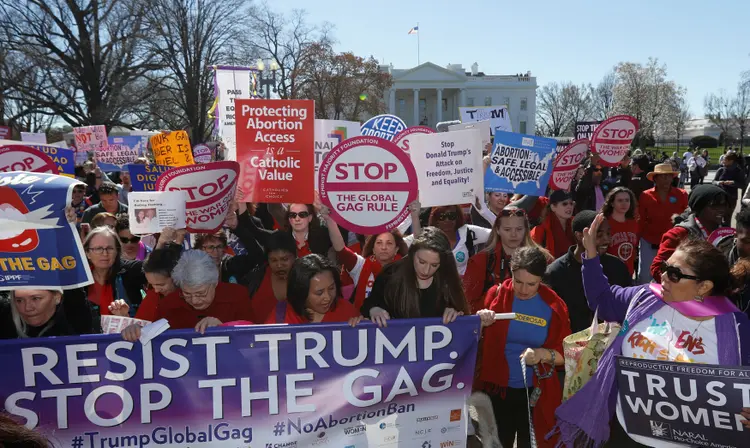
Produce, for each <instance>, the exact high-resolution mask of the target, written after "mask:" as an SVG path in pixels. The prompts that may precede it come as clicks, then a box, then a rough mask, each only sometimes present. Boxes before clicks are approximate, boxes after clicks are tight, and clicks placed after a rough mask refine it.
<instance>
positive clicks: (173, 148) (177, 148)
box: [151, 131, 195, 166]
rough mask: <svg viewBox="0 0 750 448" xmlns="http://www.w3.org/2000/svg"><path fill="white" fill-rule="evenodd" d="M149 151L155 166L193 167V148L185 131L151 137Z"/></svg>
mask: <svg viewBox="0 0 750 448" xmlns="http://www.w3.org/2000/svg"><path fill="white" fill-rule="evenodd" d="M151 150H152V151H153V153H154V159H155V160H156V164H157V165H166V166H185V165H195V161H194V160H193V148H192V147H191V146H190V139H189V138H188V135H187V132H185V131H171V132H165V133H161V134H157V135H154V136H153V137H151Z"/></svg>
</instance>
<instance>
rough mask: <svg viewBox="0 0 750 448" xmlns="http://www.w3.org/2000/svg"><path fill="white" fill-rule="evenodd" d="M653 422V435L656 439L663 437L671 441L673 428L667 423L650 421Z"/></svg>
mask: <svg viewBox="0 0 750 448" xmlns="http://www.w3.org/2000/svg"><path fill="white" fill-rule="evenodd" d="M650 422H651V434H653V435H654V437H661V438H663V439H671V438H672V437H671V434H672V427H671V426H669V425H668V424H666V423H662V422H655V421H653V420H650Z"/></svg>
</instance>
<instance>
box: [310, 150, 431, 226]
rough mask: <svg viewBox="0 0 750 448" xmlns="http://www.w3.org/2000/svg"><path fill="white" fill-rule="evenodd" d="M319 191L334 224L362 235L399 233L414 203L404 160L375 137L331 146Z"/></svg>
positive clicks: (410, 169) (413, 181) (412, 178)
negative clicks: (392, 231)
mask: <svg viewBox="0 0 750 448" xmlns="http://www.w3.org/2000/svg"><path fill="white" fill-rule="evenodd" d="M319 185H320V199H321V201H322V202H323V204H325V205H326V206H328V208H329V209H330V212H331V216H332V217H333V219H334V220H335V221H336V222H337V223H339V224H341V225H342V226H344V227H346V228H347V229H349V230H351V231H354V232H357V233H361V234H365V235H373V234H378V233H382V232H388V231H390V230H392V229H394V228H396V227H398V225H399V224H401V223H402V222H403V221H404V219H406V218H407V217H408V216H409V204H410V203H411V202H413V201H414V200H415V199H416V198H417V173H416V171H415V170H414V166H413V165H412V163H411V160H410V159H409V155H408V154H407V153H406V152H404V151H403V150H402V149H401V148H399V147H398V146H396V145H395V144H394V143H392V142H389V141H388V140H385V139H382V138H378V137H368V136H362V137H354V138H350V139H348V140H344V141H343V142H341V143H339V144H338V145H337V146H335V147H334V148H333V149H332V150H331V151H330V152H329V153H328V154H326V156H325V158H324V159H323V162H322V163H321V165H320V172H319Z"/></svg>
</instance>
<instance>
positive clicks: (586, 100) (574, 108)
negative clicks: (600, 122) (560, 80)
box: [563, 83, 594, 135]
mask: <svg viewBox="0 0 750 448" xmlns="http://www.w3.org/2000/svg"><path fill="white" fill-rule="evenodd" d="M591 90H592V88H591V85H588V86H586V85H584V84H581V85H580V86H577V85H575V84H573V83H567V84H563V104H564V105H565V109H566V111H567V119H568V124H567V127H566V129H565V134H566V135H574V134H575V124H576V122H577V121H585V120H588V119H589V118H591V117H592V116H593V114H594V111H593V108H592V99H591Z"/></svg>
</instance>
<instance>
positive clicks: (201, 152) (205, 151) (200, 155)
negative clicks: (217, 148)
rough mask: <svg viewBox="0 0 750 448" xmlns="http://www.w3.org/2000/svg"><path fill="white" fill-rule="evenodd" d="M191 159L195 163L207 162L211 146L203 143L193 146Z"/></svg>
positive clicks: (209, 159)
mask: <svg viewBox="0 0 750 448" xmlns="http://www.w3.org/2000/svg"><path fill="white" fill-rule="evenodd" d="M193 160H195V163H208V162H210V161H211V148H209V147H208V145H206V144H205V143H200V144H197V145H195V146H193Z"/></svg>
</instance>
